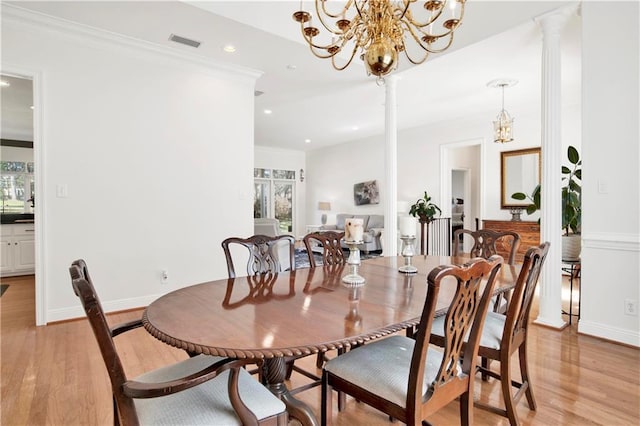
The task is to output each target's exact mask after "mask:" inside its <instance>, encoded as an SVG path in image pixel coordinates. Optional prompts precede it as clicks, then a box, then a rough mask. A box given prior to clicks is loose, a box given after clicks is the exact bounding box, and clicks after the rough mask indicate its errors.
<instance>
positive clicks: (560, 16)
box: [534, 3, 580, 37]
mask: <svg viewBox="0 0 640 426" xmlns="http://www.w3.org/2000/svg"><path fill="white" fill-rule="evenodd" d="M579 11H580V3H571V4H570V5H568V6H565V7H562V8H560V9H556V10H554V11H551V12H549V13H545V14H544V15H540V16H537V17H535V18H534V21H535V22H536V23H537V24H538V25H539V26H540V28H542V34H543V35H544V36H545V37H553V36H560V34H561V33H562V30H563V29H564V26H565V25H566V24H567V21H568V20H569V18H570V17H571V16H572V15H574V14H579Z"/></svg>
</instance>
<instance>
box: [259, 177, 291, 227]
mask: <svg viewBox="0 0 640 426" xmlns="http://www.w3.org/2000/svg"><path fill="white" fill-rule="evenodd" d="M253 176H254V194H253V217H254V218H261V217H264V218H266V217H270V218H276V219H278V221H280V232H281V233H290V232H293V205H294V200H295V198H294V188H295V180H296V172H295V171H293V170H277V169H254V173H253Z"/></svg>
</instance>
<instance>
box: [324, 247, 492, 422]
mask: <svg viewBox="0 0 640 426" xmlns="http://www.w3.org/2000/svg"><path fill="white" fill-rule="evenodd" d="M502 262H503V260H502V258H501V257H500V256H493V257H491V258H490V259H488V260H485V259H473V260H471V261H470V262H468V263H467V264H465V265H463V266H453V265H451V266H439V267H437V268H435V269H434V270H432V271H431V272H430V273H429V276H428V279H427V285H428V290H427V297H426V299H425V303H424V307H423V310H422V315H421V317H420V324H419V326H418V331H417V333H416V335H415V338H409V337H406V336H401V335H398V334H395V335H393V336H391V337H387V338H382V339H379V340H375V341H373V342H371V343H368V344H366V345H364V346H360V347H358V348H355V349H352V350H350V351H349V352H347V353H345V354H344V355H341V356H339V357H336V358H334V359H332V360H329V361H327V363H326V364H325V366H324V369H323V374H322V397H321V415H322V417H321V424H322V425H326V424H327V423H330V422H331V420H332V417H333V415H332V410H333V403H332V390H337V391H339V392H344V393H346V394H349V395H351V396H352V397H353V398H355V399H356V400H358V401H360V402H364V403H366V404H368V405H370V406H372V407H374V408H376V409H378V410H381V411H383V412H384V413H386V414H387V415H388V416H390V417H391V418H393V419H397V420H400V421H402V422H404V423H406V424H408V425H419V424H421V423H422V422H423V421H425V419H426V418H427V417H428V416H430V415H432V414H433V413H434V412H436V411H438V410H439V409H440V408H442V407H444V406H445V405H447V404H448V403H449V402H451V401H454V400H455V399H456V398H458V397H459V398H460V417H461V423H462V424H463V425H467V424H471V423H473V383H474V382H473V376H474V373H475V369H476V355H477V352H478V344H479V342H480V330H481V329H482V326H483V324H484V319H485V316H486V313H487V310H488V307H489V300H490V298H491V293H492V292H493V288H494V286H495V283H496V274H497V272H498V270H499V269H500V267H501V265H502ZM443 286H446V287H447V290H451V292H452V295H453V298H452V299H451V302H450V305H449V307H448V309H447V311H446V313H445V314H444V315H443V316H442V320H443V322H444V323H446V324H447V328H446V329H447V333H446V344H445V346H444V350H442V351H440V350H436V349H434V348H432V347H430V345H429V336H430V334H431V325H432V323H433V321H434V315H435V314H436V303H437V300H438V294H439V292H440V291H441V287H443ZM483 286H484V288H483ZM468 332H469V333H470V338H469V344H468V345H462V342H463V338H464V336H465V335H466V334H467V333H468ZM338 409H340V405H338Z"/></svg>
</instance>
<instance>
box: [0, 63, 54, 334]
mask: <svg viewBox="0 0 640 426" xmlns="http://www.w3.org/2000/svg"><path fill="white" fill-rule="evenodd" d="M0 79H1V80H2V88H1V90H2V107H1V109H2V111H1V117H2V119H1V123H0V129H1V132H0V138H1V139H2V150H3V155H2V161H3V172H4V171H5V170H4V168H6V167H5V166H7V167H13V168H14V169H15V170H12V172H13V175H14V176H13V178H14V179H13V180H14V181H15V182H14V183H16V184H18V186H21V189H20V188H17V187H16V188H14V191H8V193H10V195H11V197H9V198H12V199H11V202H12V203H13V204H14V210H15V212H14V214H16V215H17V216H19V217H17V216H16V217H15V218H13V217H9V216H3V222H7V221H8V220H9V219H11V220H12V221H13V220H14V219H16V220H18V221H19V222H17V223H21V225H22V227H24V228H25V229H24V231H25V232H29V233H30V234H31V235H28V238H27V236H26V234H25V236H16V237H15V249H16V250H15V253H14V254H15V256H14V258H13V263H14V271H13V272H9V273H8V275H13V276H16V278H20V276H21V275H23V274H27V276H25V278H30V279H29V280H28V281H30V282H31V283H33V286H34V289H33V291H34V293H35V298H34V300H35V302H34V305H35V306H29V307H28V308H27V309H28V310H29V312H30V313H29V315H30V316H32V317H33V316H34V315H33V312H35V318H32V321H34V322H35V325H44V324H46V318H45V314H44V313H45V304H44V284H43V282H44V280H43V279H42V273H41V272H40V271H42V268H41V265H42V264H43V257H42V256H41V253H42V252H41V247H42V232H41V223H42V221H41V219H40V215H39V213H41V212H44V209H43V206H42V205H43V197H42V196H39V195H41V194H42V188H43V183H42V178H41V177H42V176H43V174H42V171H41V170H40V166H41V164H42V161H41V158H40V155H42V154H41V153H42V150H41V148H40V146H39V143H38V142H39V141H38V138H37V134H38V132H37V128H38V123H39V121H40V120H39V117H40V113H41V108H40V103H39V102H38V100H39V99H40V96H39V93H38V91H37V90H36V87H38V85H37V84H38V82H39V81H40V79H39V77H38V75H37V74H36V73H33V72H29V71H24V70H18V69H3V70H2V72H1V74H0ZM23 162H24V164H25V167H24V170H18V169H19V164H20V163H23ZM14 163H15V164H14ZM16 167H17V168H16ZM16 176H17V177H16ZM3 183H4V179H3ZM10 183H11V182H9V180H7V184H10ZM3 189H4V186H3ZM8 189H10V188H8ZM4 195H5V191H3V199H4V198H5V197H4ZM38 196H39V197H38ZM36 197H38V202H36ZM16 203H18V204H19V203H22V204H21V206H17V205H16ZM16 209H17V210H16ZM29 220H31V223H30V224H29V223H27V222H28V221H29ZM16 226H18V227H20V225H16ZM27 228H29V229H27ZM11 232H16V231H15V230H13V229H12V231H11ZM18 237H19V238H18ZM29 275H30V276H29ZM3 280H5V279H4V278H3Z"/></svg>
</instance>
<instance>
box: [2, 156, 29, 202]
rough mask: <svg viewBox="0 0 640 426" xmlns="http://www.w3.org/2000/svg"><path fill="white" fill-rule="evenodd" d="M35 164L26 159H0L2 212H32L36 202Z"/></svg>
mask: <svg viewBox="0 0 640 426" xmlns="http://www.w3.org/2000/svg"><path fill="white" fill-rule="evenodd" d="M33 169H34V165H33V163H32V162H24V161H0V172H1V173H0V191H1V192H2V213H3V214H4V213H31V212H32V211H33V206H34V203H35V196H34V187H35V184H34V180H33Z"/></svg>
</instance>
